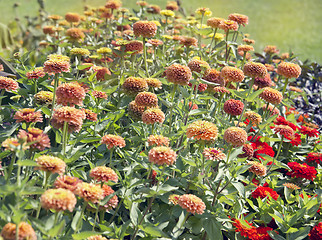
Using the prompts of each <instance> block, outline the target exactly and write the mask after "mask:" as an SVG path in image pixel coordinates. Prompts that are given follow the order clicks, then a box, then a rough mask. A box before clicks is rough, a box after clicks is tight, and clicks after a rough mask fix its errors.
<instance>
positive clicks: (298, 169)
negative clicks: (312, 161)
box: [286, 162, 317, 180]
mask: <svg viewBox="0 0 322 240" xmlns="http://www.w3.org/2000/svg"><path fill="white" fill-rule="evenodd" d="M287 166H288V167H289V168H290V169H291V171H290V172H287V173H286V175H288V176H291V177H293V178H294V177H296V178H304V179H308V180H313V179H314V178H316V174H317V171H316V170H315V167H311V166H309V165H307V164H306V163H302V164H301V163H297V162H289V163H287Z"/></svg>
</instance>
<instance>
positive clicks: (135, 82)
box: [122, 77, 149, 95]
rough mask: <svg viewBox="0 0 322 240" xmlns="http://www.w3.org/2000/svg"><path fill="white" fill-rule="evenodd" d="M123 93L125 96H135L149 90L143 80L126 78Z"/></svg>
mask: <svg viewBox="0 0 322 240" xmlns="http://www.w3.org/2000/svg"><path fill="white" fill-rule="evenodd" d="M122 87H123V89H124V91H125V92H126V93H127V94H130V95H135V94H137V93H139V92H144V91H147V90H148V89H149V86H148V84H147V82H146V81H145V80H144V79H143V78H139V77H128V78H127V79H126V80H125V81H124V83H123V85H122Z"/></svg>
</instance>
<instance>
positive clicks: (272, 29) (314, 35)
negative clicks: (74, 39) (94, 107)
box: [0, 0, 322, 63]
mask: <svg viewBox="0 0 322 240" xmlns="http://www.w3.org/2000/svg"><path fill="white" fill-rule="evenodd" d="M38 1H39V0H16V1H14V0H0V14H1V20H0V22H1V23H4V24H8V23H9V22H11V21H14V19H15V17H19V18H20V21H25V18H24V16H27V15H29V16H35V15H37V14H38V12H37V11H38V6H39V5H38ZM44 2H45V9H46V11H47V12H48V13H50V14H60V15H64V14H65V13H66V12H68V11H70V12H79V13H81V12H82V10H83V7H84V5H89V6H91V7H98V6H102V5H104V4H105V2H106V0H87V1H86V0H85V1H84V0H44ZM147 2H148V3H150V4H157V5H159V6H161V8H163V9H164V8H165V5H166V2H167V0H147ZM181 2H182V6H183V7H184V8H185V10H186V12H187V13H188V14H189V13H194V11H195V9H197V8H198V7H208V8H210V10H211V11H212V12H213V14H212V17H222V18H227V17H228V15H229V14H230V13H240V14H244V15H247V16H248V17H249V25H248V26H247V27H245V28H244V29H243V32H244V33H249V34H250V38H252V39H255V40H256V44H255V48H256V50H257V51H259V52H261V51H262V50H263V48H264V47H265V46H266V45H276V46H277V47H278V49H279V50H280V52H281V53H283V52H294V53H295V54H296V55H297V56H298V57H299V59H300V60H302V61H303V60H305V59H310V60H312V61H318V62H320V63H321V62H322V49H321V48H322V27H321V26H322V14H321V11H322V0H304V1H303V0H269V1H267V0H265V1H264V0H181ZM15 3H18V7H15V8H14V7H13V6H14V4H15ZM135 3H136V0H123V7H126V8H135V9H139V7H138V6H137V5H136V4H135Z"/></svg>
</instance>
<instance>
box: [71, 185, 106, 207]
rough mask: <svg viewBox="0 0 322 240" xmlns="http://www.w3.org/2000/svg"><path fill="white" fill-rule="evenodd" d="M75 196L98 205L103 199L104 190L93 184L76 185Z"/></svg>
mask: <svg viewBox="0 0 322 240" xmlns="http://www.w3.org/2000/svg"><path fill="white" fill-rule="evenodd" d="M75 194H76V195H78V196H80V197H81V198H83V199H84V200H85V201H86V202H92V203H98V202H99V201H101V200H103V198H104V190H103V188H101V186H99V185H96V184H94V183H85V182H82V183H78V184H77V187H76V190H75Z"/></svg>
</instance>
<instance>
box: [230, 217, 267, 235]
mask: <svg viewBox="0 0 322 240" xmlns="http://www.w3.org/2000/svg"><path fill="white" fill-rule="evenodd" d="M233 221H234V222H233V225H234V226H235V227H236V232H240V235H242V236H243V237H248V238H249V239H250V240H270V239H272V238H271V237H270V236H269V234H268V233H267V232H268V231H272V230H273V228H270V227H262V226H259V227H254V226H253V225H252V224H251V223H249V222H248V221H247V220H244V222H245V223H246V224H247V225H246V224H242V223H241V221H240V220H238V219H233Z"/></svg>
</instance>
